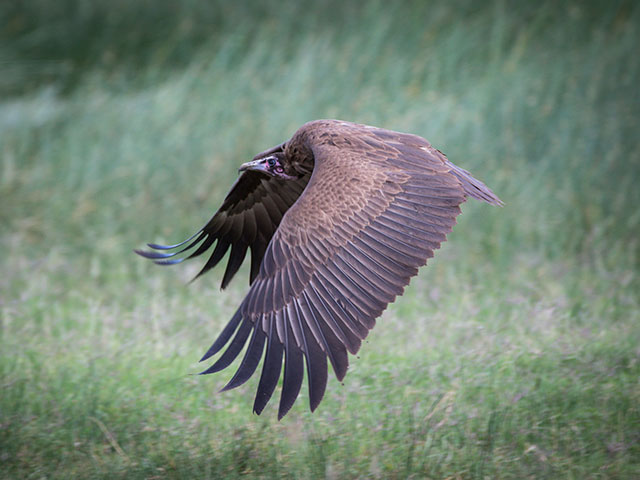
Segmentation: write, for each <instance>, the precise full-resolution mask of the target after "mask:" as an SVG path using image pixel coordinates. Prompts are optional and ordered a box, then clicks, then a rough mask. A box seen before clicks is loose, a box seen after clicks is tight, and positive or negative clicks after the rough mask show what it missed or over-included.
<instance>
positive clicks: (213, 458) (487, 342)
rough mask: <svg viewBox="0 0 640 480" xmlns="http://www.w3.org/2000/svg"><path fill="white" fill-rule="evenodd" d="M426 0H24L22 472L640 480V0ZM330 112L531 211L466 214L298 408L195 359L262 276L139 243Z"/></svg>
mask: <svg viewBox="0 0 640 480" xmlns="http://www.w3.org/2000/svg"><path fill="white" fill-rule="evenodd" d="M425 3H426V2H425ZM425 3H423V2H406V3H401V2H398V3H392V2H388V3H383V2H372V3H366V4H365V3H357V4H356V2H353V3H350V2H340V1H323V2H316V3H313V4H303V3H293V2H292V3H282V2H276V1H275V0H274V1H268V2H257V1H250V2H243V3H235V4H232V2H219V3H215V2H214V3H209V2H192V1H185V2H173V1H170V0H161V1H154V2H151V1H149V2H125V1H124V0H116V1H110V2H107V1H106V0H99V1H94V2H82V1H80V0H64V1H60V2H48V1H44V0H40V1H38V0H28V1H23V2H6V3H3V4H2V6H0V70H1V73H0V244H1V246H2V249H3V257H2V260H0V266H1V270H2V275H1V278H0V477H1V478H15V479H23V478H33V479H36V478H37V479H42V478H48V479H53V478H60V479H67V478H110V479H113V478H126V479H129V478H147V479H161V478H185V479H191V478H214V479H215V478H237V477H258V478H276V477H278V478H280V477H282V478H335V479H343V478H383V479H387V478H408V477H410V478H434V479H435V478H451V479H471V478H477V479H488V478H498V479H522V478H567V479H585V478H598V479H600V478H620V479H630V478H640V382H639V378H640V293H639V292H640V278H639V276H638V272H639V271H640V209H639V208H638V206H639V205H640V188H638V182H639V181H640V142H639V141H638V138H639V137H638V128H639V126H640V97H639V94H638V85H640V56H638V54H637V49H638V45H640V8H638V5H636V3H635V2H630V1H629V2H625V1H620V2H611V1H607V2H604V1H603V2H560V3H557V2H526V3H525V2H507V1H501V0H491V1H489V2H484V3H482V4H481V3H478V2H474V1H471V0H468V1H467V0H456V1H453V2H448V1H435V2H431V3H430V4H429V5H427V4H425ZM315 118H342V119H345V120H351V121H357V122H361V123H368V124H373V125H378V126H383V127H386V128H391V129H395V130H401V131H408V132H412V133H416V134H419V135H422V136H424V137H426V138H428V139H429V140H430V141H431V142H432V143H433V144H434V145H435V146H437V147H438V148H440V149H441V150H443V151H444V152H446V153H447V155H448V156H449V158H450V159H451V160H452V161H453V162H455V163H457V164H458V165H460V166H462V167H464V168H467V169H469V170H471V171H472V172H473V173H474V174H475V175H476V176H477V177H479V178H481V179H482V180H483V181H485V182H486V183H487V184H488V185H489V186H491V187H492V188H493V189H494V191H495V192H496V193H497V194H498V195H499V196H500V197H501V198H502V199H503V200H504V201H505V203H506V206H505V207H504V208H502V209H499V208H492V207H489V206H487V205H480V204H478V203H475V202H469V203H468V204H466V205H464V207H463V215H462V216H461V217H459V222H458V223H459V224H458V225H457V226H456V228H455V229H454V231H453V233H452V234H451V235H450V237H449V241H448V242H447V243H446V244H444V246H443V248H442V249H441V250H440V251H439V252H437V255H436V258H435V259H433V260H432V261H430V262H429V266H428V267H427V268H424V269H422V270H421V272H420V275H419V276H418V277H417V278H416V279H415V280H414V281H413V282H412V284H411V285H410V287H409V288H408V289H407V291H406V294H405V295H404V296H403V297H402V298H400V299H399V300H398V301H397V302H396V303H395V304H394V305H392V306H391V308H389V310H388V311H387V312H385V314H384V315H383V316H382V317H381V319H379V321H378V325H377V326H376V328H375V329H374V330H373V331H372V333H371V335H370V336H369V338H368V339H367V341H366V342H365V343H364V344H363V347H362V350H361V352H360V354H359V356H358V357H357V358H352V359H351V367H350V370H349V373H348V375H347V377H346V379H345V381H344V384H340V383H339V382H337V381H336V380H335V379H334V378H333V379H331V380H330V382H329V386H328V391H327V395H326V397H325V400H324V401H323V403H322V404H321V405H320V407H319V408H318V410H317V411H316V412H315V413H314V414H310V413H309V410H308V399H307V391H306V385H305V386H304V387H303V391H302V393H301V398H300V399H299V400H298V402H297V403H296V405H295V406H294V408H293V409H292V411H291V412H290V413H289V414H288V415H287V416H286V417H285V418H284V419H283V420H282V421H281V422H277V421H276V410H277V401H273V400H272V402H271V404H270V405H269V406H268V407H267V408H266V410H265V412H264V413H263V415H262V416H260V417H258V416H255V415H253V414H252V413H251V406H252V401H253V394H254V392H255V389H256V386H257V378H253V379H252V380H250V381H249V382H248V383H247V384H246V385H244V386H243V387H241V388H239V389H237V390H234V391H231V392H226V393H223V394H218V393H217V391H218V390H219V389H220V388H221V387H222V386H223V385H224V384H225V383H226V381H227V380H228V379H229V378H230V376H231V374H232V372H231V371H229V372H223V373H220V374H217V375H214V376H203V377H200V376H196V375H193V374H194V373H197V372H198V371H200V370H201V369H202V366H201V365H198V364H197V363H196V362H197V360H198V359H199V358H200V356H201V355H202V354H203V353H204V351H205V350H206V349H207V348H208V347H209V345H210V342H212V341H213V339H214V338H215V336H216V335H217V333H218V332H219V331H220V329H221V327H222V326H223V325H224V324H225V323H226V322H227V320H228V319H229V318H230V316H231V314H232V313H233V312H234V310H235V307H236V306H237V305H238V303H239V301H240V300H241V299H242V296H243V295H244V293H245V292H246V289H247V280H246V278H247V275H248V272H247V270H246V269H243V270H242V271H241V273H240V274H239V278H238V279H236V280H235V282H234V283H233V284H232V285H231V286H230V287H229V288H228V290H227V291H225V292H224V293H222V292H220V291H219V289H218V285H219V282H220V279H221V275H222V272H221V271H215V272H213V273H211V274H208V275H207V276H205V277H203V278H201V279H200V280H198V281H197V282H195V283H193V284H190V285H188V284H187V282H188V281H189V280H190V278H191V277H192V276H193V275H194V274H195V273H196V272H197V269H198V267H199V266H200V265H201V263H200V262H198V261H194V262H193V263H189V264H186V265H181V266H178V267H174V268H170V269H169V268H159V267H155V266H153V265H150V264H149V263H148V262H145V261H143V260H142V259H140V258H137V257H135V256H134V255H133V253H132V249H133V248H139V247H141V246H142V245H143V244H144V242H147V241H155V242H173V241H179V240H181V239H182V238H184V237H186V236H187V235H188V234H190V233H192V231H194V230H195V229H196V228H199V227H200V226H201V224H203V223H204V221H205V220H207V218H208V217H209V216H210V215H211V213H212V212H213V211H214V209H215V208H217V206H218V205H219V203H220V201H221V199H222V197H223V196H224V194H225V193H226V190H227V189H228V187H229V186H230V184H231V182H232V181H233V179H234V178H235V175H236V171H237V167H238V165H239V164H240V163H242V162H245V161H247V160H248V159H250V158H251V157H252V156H253V154H254V153H256V152H259V151H262V150H264V149H265V148H268V147H270V146H272V145H274V144H276V143H279V142H281V141H283V140H285V139H287V138H288V137H289V136H290V135H291V134H292V133H293V132H294V131H295V129H296V128H297V127H298V126H299V125H301V124H302V123H303V122H305V121H308V120H311V119H315Z"/></svg>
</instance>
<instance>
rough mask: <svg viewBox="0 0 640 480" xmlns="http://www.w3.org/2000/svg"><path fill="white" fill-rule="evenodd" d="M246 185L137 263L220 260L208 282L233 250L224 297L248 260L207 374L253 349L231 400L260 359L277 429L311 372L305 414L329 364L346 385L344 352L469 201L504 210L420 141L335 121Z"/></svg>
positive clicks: (284, 147) (257, 166) (267, 156)
mask: <svg viewBox="0 0 640 480" xmlns="http://www.w3.org/2000/svg"><path fill="white" fill-rule="evenodd" d="M240 172H242V174H241V175H240V176H239V178H238V179H237V180H236V182H235V183H234V184H233V186H232V187H231V190H230V191H229V193H228V194H227V196H226V198H225V199H224V201H223V203H222V206H221V207H220V208H219V209H218V211H217V212H216V213H215V214H214V215H213V217H212V218H211V219H210V220H209V222H207V224H206V225H205V226H204V227H202V228H201V229H200V230H199V231H198V232H196V233H195V234H194V235H193V236H192V237H191V238H189V239H187V240H185V241H184V242H181V243H179V244H176V245H167V246H164V245H156V244H148V245H149V247H150V248H151V249H152V250H151V251H139V250H137V251H136V253H138V254H140V255H142V256H143V257H146V258H150V259H152V260H153V261H154V262H155V263H158V264H161V265H171V264H175V263H179V262H181V261H183V260H185V259H189V258H193V257H196V256H198V255H201V254H203V253H204V252H206V251H208V250H209V249H213V251H212V253H211V256H210V257H209V259H208V260H207V262H206V263H205V265H204V267H203V268H202V270H201V271H200V273H199V274H198V276H200V275H202V274H203V273H205V272H206V271H208V270H209V269H211V268H213V267H215V266H216V265H217V264H218V263H219V262H220V261H221V260H222V258H223V257H224V255H225V254H226V253H227V251H229V250H230V254H229V259H228V261H227V265H226V269H225V272H224V275H223V279H222V288H224V287H226V286H227V285H228V284H229V282H230V281H231V279H232V278H233V276H234V275H235V274H236V272H237V271H238V269H239V268H240V266H241V265H242V262H243V261H244V259H245V257H246V255H247V252H248V251H250V252H251V272H250V275H249V281H250V288H249V292H248V293H247V295H246V297H245V298H244V300H243V301H242V303H241V304H240V306H239V308H238V310H237V311H236V312H235V314H234V315H233V317H232V318H231V320H230V321H229V323H228V324H227V326H226V327H225V328H224V329H223V330H222V332H221V333H220V335H219V336H218V338H217V339H216V341H215V342H214V343H213V345H212V346H211V348H209V350H208V351H207V353H206V354H205V355H204V357H203V358H202V360H203V361H204V360H207V359H209V358H211V357H213V356H214V355H216V354H218V353H220V352H222V353H221V354H220V356H219V357H218V358H217V360H216V361H215V362H214V363H213V365H211V367H209V368H208V369H207V370H205V371H204V372H202V373H203V374H207V373H214V372H218V371H220V370H222V369H224V368H226V367H227V366H229V365H230V364H231V363H232V362H233V361H234V360H235V359H236V358H237V357H238V356H239V354H240V352H241V351H242V350H243V348H244V347H245V345H246V349H245V353H244V357H243V358H242V361H241V362H240V365H239V367H238V369H237V371H236V373H235V375H234V376H233V377H232V378H231V380H230V381H229V383H228V384H227V385H226V386H225V387H224V388H223V390H229V389H231V388H235V387H238V386H240V385H242V384H243V383H244V382H246V381H247V380H248V379H249V378H250V377H251V376H252V375H253V374H254V372H255V371H256V369H257V368H258V366H259V364H260V361H261V360H262V359H263V356H264V359H263V361H262V372H261V375H260V380H259V383H258V390H257V393H256V397H255V402H254V406H253V410H254V412H255V413H257V414H260V413H261V412H262V410H263V409H264V408H265V406H266V404H267V402H268V401H269V400H270V398H271V397H272V395H273V393H274V391H275V389H276V387H277V384H278V381H279V379H280V376H281V375H282V369H283V364H284V374H283V383H282V389H281V393H280V404H279V409H278V418H279V419H281V418H282V417H283V416H284V415H285V414H286V413H287V412H288V411H289V410H290V409H291V407H292V405H293V404H294V402H295V400H296V398H297V396H298V393H299V392H300V388H301V385H302V382H303V378H304V371H305V369H306V374H307V381H308V385H309V396H310V407H311V411H313V410H315V409H316V408H317V406H318V405H319V403H320V401H321V400H322V397H323V396H324V393H325V388H326V384H327V373H328V363H330V364H331V366H332V368H333V371H334V373H335V375H336V377H337V378H338V380H340V381H342V379H343V378H344V376H345V375H346V373H347V369H348V365H349V359H348V353H351V354H355V353H356V352H357V351H358V350H359V349H360V345H361V342H362V340H364V339H365V338H366V336H367V335H368V333H369V330H371V329H372V328H373V327H374V325H375V321H376V318H377V317H379V316H380V315H381V314H382V312H383V311H384V309H385V308H386V307H387V305H388V304H389V303H391V302H393V301H394V300H395V298H396V296H398V295H402V293H403V291H404V287H405V286H406V285H407V284H408V283H409V281H410V279H411V277H413V276H414V275H416V274H417V273H418V268H419V267H420V266H422V265H424V264H425V263H426V262H427V259H428V258H430V257H432V256H433V253H434V251H435V250H436V249H438V248H439V247H440V244H441V243H442V242H444V241H445V240H446V235H447V234H448V233H449V232H451V229H452V228H453V226H454V224H455V223H456V217H457V216H458V214H460V204H461V203H463V202H464V201H465V200H466V199H467V197H473V198H476V199H478V200H481V201H484V202H487V203H489V204H491V205H502V202H501V201H500V199H499V198H498V197H497V196H496V195H495V194H494V193H493V192H492V191H491V190H490V189H489V188H488V187H487V186H486V185H484V184H483V183H482V182H480V181H479V180H476V179H475V178H474V177H472V176H471V174H470V173H469V172H467V171H466V170H463V169H461V168H459V167H457V166H456V165H454V164H453V163H451V162H450V161H449V160H448V159H447V157H446V156H445V155H444V154H442V153H441V152H440V151H439V150H437V149H435V148H433V147H432V146H431V144H430V143H429V142H427V141H426V140H425V139H423V138H421V137H418V136H416V135H410V134H405V133H399V132H394V131H390V130H385V129H381V128H376V127H370V126H367V125H360V124H355V123H350V122H344V121H339V120H316V121H313V122H309V123H306V124H305V125H303V126H302V127H300V129H298V131H296V132H295V134H294V135H293V137H291V139H290V140H289V141H287V142H285V143H282V144H280V145H278V146H276V147H274V148H272V149H270V150H267V151H265V152H262V153H260V154H258V155H257V156H256V157H254V159H253V160H252V161H251V162H248V163H245V164H243V165H242V166H241V167H240ZM327 360H328V362H327Z"/></svg>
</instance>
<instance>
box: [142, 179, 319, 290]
mask: <svg viewBox="0 0 640 480" xmlns="http://www.w3.org/2000/svg"><path fill="white" fill-rule="evenodd" d="M308 181H309V177H308V176H306V177H301V178H299V179H298V180H294V181H292V180H287V181H285V180H282V179H279V178H275V177H271V176H268V175H265V174H262V173H260V172H255V171H246V172H244V173H243V174H242V175H241V176H240V177H238V179H237V180H236V182H235V183H234V184H233V186H232V187H231V190H230V191H229V193H228V194H227V196H226V198H225V199H224V202H223V203H222V206H221V207H220V208H219V209H218V211H217V212H216V213H215V214H214V215H213V217H211V219H210V220H209V221H208V222H207V224H206V225H205V226H204V227H202V228H201V229H200V230H198V231H197V232H196V233H195V234H194V235H193V236H191V237H190V238H188V239H187V240H185V241H184V242H181V243H178V244H175V245H157V244H153V243H150V244H148V246H149V247H150V248H152V249H154V250H156V251H144V250H136V253H138V254H139V255H142V256H143V257H146V258H150V259H153V260H154V261H155V263H158V264H160V265H173V264H176V263H180V262H182V261H184V260H186V259H189V258H193V257H197V256H198V255H201V254H202V253H204V252H205V251H206V250H208V249H209V248H210V247H211V246H213V244H214V242H215V248H214V249H213V253H212V254H211V256H210V257H209V260H208V261H207V263H206V264H205V265H204V267H203V268H202V270H200V272H199V273H198V275H197V276H196V278H197V277H199V276H200V275H202V274H203V273H205V272H206V271H208V270H210V269H211V268H213V267H215V266H216V265H217V264H218V262H220V260H221V259H222V258H223V257H224V255H225V253H227V250H229V248H231V254H230V255H229V261H228V263H227V268H226V270H225V272H224V276H223V278H222V288H225V287H226V286H227V285H228V284H229V282H230V281H231V279H232V278H233V276H234V275H235V274H236V272H237V271H238V269H239V268H240V266H241V265H242V262H243V260H244V258H245V256H246V254H247V250H248V249H251V274H250V282H251V283H253V281H254V280H255V278H256V276H257V275H258V270H259V267H260V264H261V263H262V258H263V256H264V252H265V250H266V248H267V245H268V244H269V242H270V241H271V238H272V237H273V234H274V233H275V231H276V229H277V228H278V225H279V224H280V221H281V220H282V217H283V215H284V214H285V212H286V211H287V210H288V209H289V208H290V207H291V205H293V204H294V203H295V201H296V200H297V199H298V197H299V196H300V194H301V193H302V191H303V190H304V188H305V187H306V185H307V182H308ZM180 247H182V248H180ZM176 249H179V250H176ZM167 250H175V251H173V252H171V253H165V252H166V251H167ZM180 254H184V256H181V257H179V258H177V257H178V256H179V255H180Z"/></svg>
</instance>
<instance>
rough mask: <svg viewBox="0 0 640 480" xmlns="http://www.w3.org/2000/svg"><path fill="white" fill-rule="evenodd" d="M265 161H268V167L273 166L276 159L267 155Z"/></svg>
mask: <svg viewBox="0 0 640 480" xmlns="http://www.w3.org/2000/svg"><path fill="white" fill-rule="evenodd" d="M267 162H268V163H269V167H270V168H273V167H275V166H276V159H275V158H274V157H269V158H268V159H267Z"/></svg>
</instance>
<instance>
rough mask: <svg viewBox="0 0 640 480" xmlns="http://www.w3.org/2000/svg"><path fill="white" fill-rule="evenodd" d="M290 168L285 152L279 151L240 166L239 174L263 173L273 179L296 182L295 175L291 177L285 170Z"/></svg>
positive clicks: (255, 158) (259, 156)
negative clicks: (248, 172)
mask: <svg viewBox="0 0 640 480" xmlns="http://www.w3.org/2000/svg"><path fill="white" fill-rule="evenodd" d="M286 167H288V164H287V162H286V156H285V153H284V152H283V151H277V152H273V153H270V154H268V155H258V156H256V157H254V159H253V160H251V161H250V162H247V163H243V164H242V165H240V169H239V170H238V173H241V172H246V171H252V172H261V173H264V174H267V175H270V176H272V177H278V178H283V179H285V180H295V179H296V178H297V177H296V176H295V175H289V174H288V173H287V172H286V171H285V168H286Z"/></svg>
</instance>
